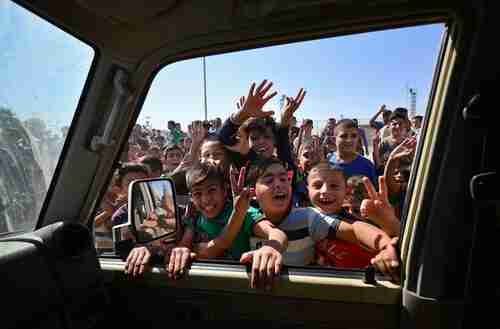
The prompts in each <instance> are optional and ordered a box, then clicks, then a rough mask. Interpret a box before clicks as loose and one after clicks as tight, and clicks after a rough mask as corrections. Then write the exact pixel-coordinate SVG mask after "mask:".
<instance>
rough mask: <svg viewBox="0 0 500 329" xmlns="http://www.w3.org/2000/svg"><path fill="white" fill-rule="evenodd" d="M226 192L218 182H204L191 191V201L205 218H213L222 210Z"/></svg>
mask: <svg viewBox="0 0 500 329" xmlns="http://www.w3.org/2000/svg"><path fill="white" fill-rule="evenodd" d="M226 197H227V192H226V189H225V188H224V187H223V186H222V184H221V183H220V182H216V181H213V180H208V179H207V180H205V181H204V182H201V183H199V184H196V185H195V186H193V188H192V189H191V200H192V201H193V203H194V206H195V207H196V209H198V211H200V212H201V213H202V214H203V216H205V217H206V218H215V217H217V215H219V214H220V212H221V211H222V210H223V209H224V204H225V202H226Z"/></svg>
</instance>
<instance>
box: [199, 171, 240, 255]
mask: <svg viewBox="0 0 500 329" xmlns="http://www.w3.org/2000/svg"><path fill="white" fill-rule="evenodd" d="M245 173H246V167H242V168H241V170H240V172H239V177H238V181H236V179H237V178H236V177H237V176H238V172H236V170H235V169H234V168H231V174H230V180H231V188H232V190H233V204H234V206H233V211H232V213H231V217H230V218H229V221H228V223H227V224H226V226H225V227H224V229H223V230H222V232H221V233H220V234H219V235H218V236H217V237H216V238H215V239H212V240H210V241H209V242H208V243H205V244H199V245H198V249H197V250H196V253H197V255H198V257H200V258H214V257H219V256H222V255H223V254H224V252H225V251H226V250H227V249H229V248H230V247H231V245H232V244H233V241H234V239H235V238H236V236H237V235H238V233H239V231H240V229H241V226H242V224H243V221H244V220H245V215H246V213H247V210H248V207H249V205H250V188H248V187H243V185H244V181H245Z"/></svg>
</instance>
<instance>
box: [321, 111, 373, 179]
mask: <svg viewBox="0 0 500 329" xmlns="http://www.w3.org/2000/svg"><path fill="white" fill-rule="evenodd" d="M359 140H360V138H359V131H358V127H357V125H356V123H355V122H354V121H353V120H350V119H342V120H340V121H339V122H338V123H337V126H336V127H335V143H336V145H337V151H336V152H335V153H333V154H332V156H331V157H330V159H329V161H330V162H331V163H332V164H334V165H337V166H339V167H341V168H342V169H343V170H344V173H345V175H346V176H347V177H350V176H352V175H363V176H366V177H368V178H369V179H370V180H371V181H372V182H373V184H377V182H376V177H377V173H376V171H375V166H374V164H373V163H372V162H371V161H370V160H368V159H367V158H365V157H364V156H362V155H360V154H358V153H357V151H356V150H357V146H358V143H359Z"/></svg>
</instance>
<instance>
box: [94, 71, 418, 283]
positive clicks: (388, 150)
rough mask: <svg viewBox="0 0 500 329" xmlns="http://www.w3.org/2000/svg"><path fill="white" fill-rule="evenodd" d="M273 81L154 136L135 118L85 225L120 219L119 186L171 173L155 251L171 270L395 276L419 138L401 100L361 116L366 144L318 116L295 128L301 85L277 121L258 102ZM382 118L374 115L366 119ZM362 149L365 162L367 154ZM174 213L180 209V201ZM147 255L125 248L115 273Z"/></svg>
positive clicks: (259, 275)
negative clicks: (167, 211)
mask: <svg viewBox="0 0 500 329" xmlns="http://www.w3.org/2000/svg"><path fill="white" fill-rule="evenodd" d="M272 85H273V84H272V83H271V82H269V81H267V80H264V81H262V82H261V83H260V84H259V85H256V84H255V83H253V84H251V86H250V88H249V91H248V94H247V95H246V96H242V97H241V98H240V99H239V100H238V102H237V104H236V109H235V112H234V113H233V114H231V115H230V116H229V118H227V119H226V120H225V122H222V121H221V120H220V119H219V120H214V121H212V122H206V121H205V122H203V121H195V122H193V123H192V124H191V125H190V126H189V127H188V132H187V133H184V132H182V129H180V127H179V126H178V125H176V123H175V122H173V121H171V122H169V124H168V127H169V132H168V134H167V136H164V135H163V134H161V132H159V131H157V130H156V131H155V130H146V129H143V128H142V127H140V126H136V127H135V128H134V131H133V133H132V135H131V137H130V140H129V145H128V148H127V150H126V152H124V156H123V157H122V163H121V164H120V168H119V170H117V172H116V175H115V177H114V178H113V181H112V183H111V186H110V188H109V190H108V193H107V194H106V196H105V197H104V199H103V202H102V204H101V212H100V213H99V214H98V215H97V217H96V221H95V225H96V228H97V227H101V228H104V229H103V230H102V231H105V230H106V229H110V228H111V227H112V226H113V225H117V224H119V223H123V222H125V221H126V217H124V216H126V215H125V214H126V203H124V201H126V193H127V188H126V185H127V184H128V183H129V182H130V181H131V180H133V179H136V178H138V177H139V178H143V177H145V176H146V175H147V177H159V176H163V177H170V178H172V180H173V181H174V183H175V189H176V192H177V194H178V195H179V196H181V197H182V196H185V200H184V201H183V202H180V203H182V204H183V206H184V207H182V215H183V216H182V217H183V218H182V230H183V231H182V238H181V239H180V240H179V241H178V242H177V243H176V244H175V246H169V247H168V248H165V250H162V251H161V254H162V257H163V258H164V263H165V268H166V270H167V272H168V273H169V276H170V277H171V278H178V277H180V276H182V274H183V273H185V272H186V269H187V267H188V266H189V264H190V262H191V261H192V260H193V259H196V258H197V259H204V258H224V259H231V260H235V261H239V262H241V263H249V264H251V267H252V274H251V286H252V287H266V288H270V286H271V285H272V281H273V278H274V277H276V276H277V275H279V273H280V270H281V267H282V266H283V265H302V266H303V265H316V266H334V267H337V268H339V267H343V268H364V267H366V266H368V265H369V264H372V265H374V266H375V267H376V268H377V269H378V270H380V271H381V272H383V273H385V274H387V275H389V276H390V277H391V278H392V279H393V280H394V281H395V282H397V281H398V278H399V276H398V275H399V268H398V267H399V260H398V253H397V240H398V237H399V235H400V230H401V228H400V226H401V225H400V220H401V210H402V206H403V204H404V200H405V195H406V187H407V182H408V179H409V173H410V169H411V166H412V163H413V157H414V150H415V148H416V143H417V139H418V135H419V134H420V124H421V118H420V120H414V122H415V124H417V123H418V126H417V125H413V124H412V122H411V121H410V120H409V118H408V113H407V111H406V109H405V108H396V109H394V110H393V111H390V110H388V109H386V108H385V106H382V107H381V108H380V110H379V111H378V112H377V113H376V114H375V115H374V117H373V118H372V120H370V125H371V127H372V128H373V129H374V130H375V131H376V135H375V138H373V140H372V141H371V143H372V146H373V147H372V150H373V151H372V154H371V155H369V154H368V153H369V147H368V144H369V141H368V140H367V138H366V134H365V131H364V130H363V129H361V128H360V127H359V126H358V122H357V120H355V119H341V120H338V121H337V120H335V119H333V118H332V119H330V120H328V124H327V126H326V127H325V129H324V131H323V133H322V134H321V135H314V134H312V124H313V122H312V120H304V122H303V123H302V125H300V127H297V122H296V120H295V116H294V114H295V112H296V111H297V110H298V109H299V107H300V105H301V103H302V102H303V101H304V99H305V95H306V92H305V91H304V90H303V89H300V90H299V91H298V93H297V95H296V96H295V97H286V98H285V102H284V106H283V110H282V114H281V117H280V118H279V120H277V119H275V118H274V116H273V115H274V113H273V112H272V111H264V110H263V108H264V105H265V104H266V103H267V102H268V101H269V100H270V99H271V98H272V97H274V96H275V95H276V92H270V90H271V87H272ZM380 114H382V115H383V119H384V121H383V122H378V121H376V119H377V117H378V116H379V115H380ZM370 157H371V159H372V160H371V159H370ZM179 209H181V207H179ZM153 252H157V251H153V250H152V249H151V248H148V246H138V247H136V248H134V249H133V250H132V251H131V252H130V254H129V256H128V258H127V262H126V272H127V273H130V274H131V275H138V274H140V273H142V272H143V271H145V269H146V268H147V265H148V263H149V261H150V260H151V256H152V253H153Z"/></svg>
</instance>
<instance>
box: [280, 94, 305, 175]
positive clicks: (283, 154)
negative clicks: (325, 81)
mask: <svg viewBox="0 0 500 329" xmlns="http://www.w3.org/2000/svg"><path fill="white" fill-rule="evenodd" d="M305 95H306V92H305V91H304V89H302V88H301V89H300V90H299V92H298V93H297V95H296V96H295V98H291V97H286V99H285V106H284V107H283V114H282V115H281V120H280V124H279V126H278V131H277V136H276V141H277V143H276V144H277V152H278V158H279V159H281V160H282V161H285V162H286V163H287V164H288V165H289V168H290V169H292V170H294V171H295V169H296V168H295V162H294V157H293V156H292V145H291V144H290V138H289V137H288V129H289V127H290V120H291V119H292V117H293V114H294V113H295V112H296V111H297V109H298V108H299V106H300V104H302V101H303V100H304V97H305Z"/></svg>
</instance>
